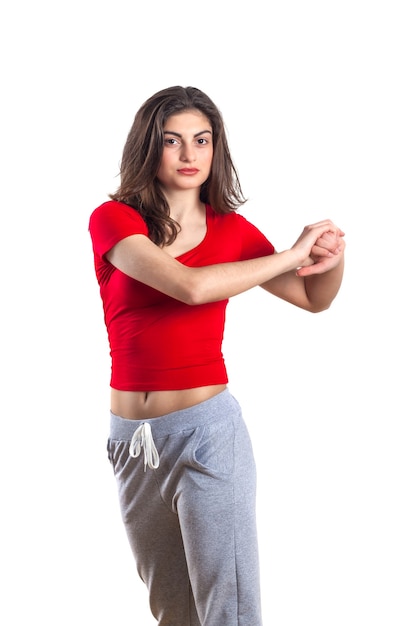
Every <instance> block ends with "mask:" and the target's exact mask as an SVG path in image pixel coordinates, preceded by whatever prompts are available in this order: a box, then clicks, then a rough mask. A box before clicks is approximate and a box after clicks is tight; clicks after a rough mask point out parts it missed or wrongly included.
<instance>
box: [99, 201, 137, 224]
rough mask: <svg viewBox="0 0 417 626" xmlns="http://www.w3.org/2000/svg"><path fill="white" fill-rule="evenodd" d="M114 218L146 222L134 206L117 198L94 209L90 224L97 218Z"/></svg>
mask: <svg viewBox="0 0 417 626" xmlns="http://www.w3.org/2000/svg"><path fill="white" fill-rule="evenodd" d="M112 218H116V219H130V220H134V221H138V222H144V220H143V218H142V217H141V216H140V215H139V213H138V212H137V211H136V209H134V208H133V207H131V206H129V205H128V204H124V203H123V202H118V201H117V200H108V201H107V202H103V203H102V204H100V206H98V207H97V208H96V209H94V211H93V212H92V213H91V216H90V224H91V223H92V222H94V221H96V220H102V219H112Z"/></svg>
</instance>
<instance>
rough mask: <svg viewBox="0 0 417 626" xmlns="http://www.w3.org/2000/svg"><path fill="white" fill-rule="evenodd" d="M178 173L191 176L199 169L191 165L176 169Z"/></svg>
mask: <svg viewBox="0 0 417 626" xmlns="http://www.w3.org/2000/svg"><path fill="white" fill-rule="evenodd" d="M178 172H179V173H180V174H184V175H185V176H193V174H198V172H199V170H198V169H195V168H191V167H184V168H183V169H181V170H178Z"/></svg>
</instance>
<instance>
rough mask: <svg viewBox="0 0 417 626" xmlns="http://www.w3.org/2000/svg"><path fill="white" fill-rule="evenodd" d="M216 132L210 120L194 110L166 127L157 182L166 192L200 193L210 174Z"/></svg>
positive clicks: (176, 116)
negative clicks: (190, 190)
mask: <svg viewBox="0 0 417 626" xmlns="http://www.w3.org/2000/svg"><path fill="white" fill-rule="evenodd" d="M212 161H213V132H212V128H211V124H210V122H209V120H208V119H207V117H206V116H205V115H204V114H203V113H201V112H200V111H197V110H195V109H193V110H192V111H184V112H183V113H178V114H176V115H171V117H169V118H168V119H167V121H166V124H165V126H164V149H163V153H162V159H161V164H160V166H159V170H158V180H159V182H160V183H161V185H162V187H163V188H164V189H166V190H167V191H178V190H186V189H199V188H200V187H201V185H202V184H203V183H204V182H205V181H206V180H207V178H208V177H209V174H210V169H211V164H212Z"/></svg>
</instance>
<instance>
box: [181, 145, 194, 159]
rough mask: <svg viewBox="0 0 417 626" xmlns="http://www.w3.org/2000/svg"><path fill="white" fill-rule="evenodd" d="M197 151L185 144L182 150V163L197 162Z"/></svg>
mask: <svg viewBox="0 0 417 626" xmlns="http://www.w3.org/2000/svg"><path fill="white" fill-rule="evenodd" d="M195 159H196V156H195V149H194V146H192V145H187V144H183V146H182V150H181V161H186V162H188V163H191V161H195Z"/></svg>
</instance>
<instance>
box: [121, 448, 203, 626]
mask: <svg viewBox="0 0 417 626" xmlns="http://www.w3.org/2000/svg"><path fill="white" fill-rule="evenodd" d="M109 456H110V460H111V461H112V464H113V467H114V471H115V476H116V481H117V486H118V493H119V502H120V510H121V514H122V519H123V523H124V526H125V529H126V533H127V536H128V539H129V543H130V547H131V550H132V553H133V556H134V559H135V562H136V567H137V571H138V573H139V576H140V577H141V579H142V580H143V581H144V583H145V584H146V586H147V588H148V592H149V603H150V608H151V611H152V614H153V616H154V617H155V619H157V620H158V624H159V625H160V626H173V625H174V624H175V625H176V624H181V626H200V622H199V620H198V617H197V613H196V609H195V603H194V598H193V594H192V590H191V585H190V580H189V576H188V566H187V562H186V558H185V554H184V545H183V540H182V535H181V529H180V526H179V521H178V515H177V514H176V513H175V512H174V511H173V509H172V507H171V506H169V505H168V504H167V503H166V502H165V501H164V500H163V498H162V497H161V492H160V486H159V483H158V480H157V478H156V473H155V472H154V471H152V470H150V469H148V470H147V471H146V472H145V471H144V469H143V464H142V462H141V461H140V460H139V459H138V458H132V457H131V456H130V455H129V442H121V441H117V442H112V441H109Z"/></svg>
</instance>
